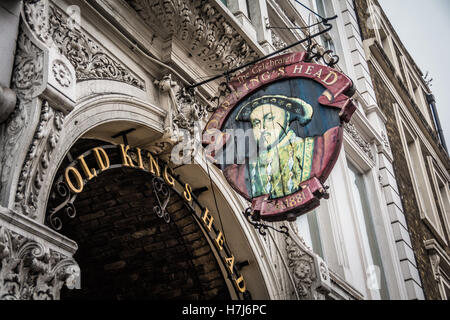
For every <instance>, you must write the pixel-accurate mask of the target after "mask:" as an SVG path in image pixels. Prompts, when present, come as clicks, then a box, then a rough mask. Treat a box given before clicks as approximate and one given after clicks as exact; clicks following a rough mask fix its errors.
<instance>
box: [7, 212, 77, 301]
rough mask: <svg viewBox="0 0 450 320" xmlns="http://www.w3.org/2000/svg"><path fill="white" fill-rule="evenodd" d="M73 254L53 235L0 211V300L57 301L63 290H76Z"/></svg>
mask: <svg viewBox="0 0 450 320" xmlns="http://www.w3.org/2000/svg"><path fill="white" fill-rule="evenodd" d="M14 217H15V218H14ZM65 248H70V250H69V251H67V250H66V249H65ZM75 250H76V244H75V243H73V242H71V241H70V240H68V239H64V238H63V237H61V236H59V235H57V234H56V233H55V232H54V231H52V230H49V229H48V228H46V227H44V226H40V225H37V224H36V223H35V222H31V220H29V219H27V218H26V217H23V218H20V217H17V214H16V213H14V212H12V211H10V210H5V209H2V208H0V300H57V299H59V297H60V291H61V289H62V287H63V286H66V287H67V288H69V289H74V288H77V289H79V288H80V268H79V267H78V265H77V263H76V262H75V261H74V260H73V259H72V258H71V257H70V255H71V254H73V252H74V251H75Z"/></svg>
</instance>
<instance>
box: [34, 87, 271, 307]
mask: <svg viewBox="0 0 450 320" xmlns="http://www.w3.org/2000/svg"><path fill="white" fill-rule="evenodd" d="M164 115H165V112H164V111H163V110H162V109H161V108H158V107H156V106H154V105H151V104H148V103H146V102H143V101H141V100H139V99H136V98H132V97H126V96H120V95H102V96H99V97H93V98H90V99H88V100H86V101H84V102H83V103H81V104H80V105H79V106H77V108H76V109H75V110H74V111H73V112H72V113H71V114H69V115H68V117H67V118H66V120H65V124H64V127H65V128H64V130H63V131H62V133H61V136H60V142H59V144H60V147H59V148H58V149H57V150H55V152H54V153H53V156H52V158H51V159H50V160H51V161H50V163H49V172H48V174H47V176H46V177H44V178H45V181H44V184H46V185H48V186H49V187H48V188H46V189H45V190H43V193H42V194H41V197H40V199H39V201H42V206H41V207H40V208H42V207H43V208H45V209H46V211H47V212H48V209H49V208H50V207H51V206H50V205H47V204H49V203H50V202H51V199H50V190H51V186H52V185H53V184H54V183H55V179H56V177H58V176H59V173H57V170H54V169H53V170H52V169H51V168H62V167H64V164H67V162H65V159H66V157H67V156H68V155H70V153H71V150H72V149H73V147H74V146H75V145H76V143H77V141H78V140H80V139H82V138H91V139H94V138H95V139H99V140H101V142H102V144H105V143H104V142H108V143H114V144H118V143H122V138H120V137H119V138H117V139H115V140H114V139H111V135H110V133H111V132H110V131H108V130H106V131H104V130H103V129H104V127H112V128H114V130H115V133H117V131H120V130H119V129H121V128H125V127H127V128H141V129H142V131H140V132H139V138H142V137H143V138H144V139H145V140H146V141H147V142H151V141H153V140H156V139H157V138H158V137H159V136H160V135H161V134H162V131H163V128H162V122H161V118H163V117H164ZM137 136H138V134H137V135H136V137H135V138H138V137H137ZM137 141H138V140H134V141H130V145H137ZM139 143H140V144H141V145H145V142H142V143H141V142H139ZM81 151H82V150H80V153H82V152H81ZM80 153H78V152H73V154H72V155H73V156H78V155H79V154H80ZM199 161H200V162H199ZM195 162H196V164H192V165H189V166H188V169H187V170H188V171H190V174H189V175H185V174H184V172H183V169H185V168H181V170H180V169H177V171H176V174H179V173H181V175H182V176H183V179H185V178H187V180H186V179H185V181H186V182H189V183H190V184H192V187H193V189H195V188H197V184H199V183H200V184H203V185H206V184H208V185H209V184H211V186H214V187H213V188H214V189H216V193H217V195H218V201H219V204H220V202H223V204H224V205H220V210H221V211H223V212H222V214H223V216H222V217H225V218H224V219H223V222H224V228H226V231H229V230H232V232H231V234H232V238H230V237H229V238H228V239H227V240H228V244H230V246H231V249H232V250H231V251H232V253H233V254H234V255H235V258H236V264H237V263H241V262H243V263H244V265H245V263H246V262H248V263H249V265H248V266H247V267H245V268H244V269H243V270H242V272H239V273H240V274H241V275H243V276H244V278H245V279H246V280H247V279H248V282H247V281H246V283H247V284H248V290H249V291H250V292H251V293H252V297H253V298H255V299H268V298H274V297H275V295H274V293H273V292H274V288H275V287H276V280H275V273H274V271H273V270H272V267H271V266H269V265H267V264H266V263H265V259H266V258H267V257H266V252H265V250H263V249H262V246H263V245H264V244H263V243H261V239H259V238H258V236H257V234H256V233H255V232H254V230H252V229H251V228H249V227H248V226H247V225H246V223H245V221H244V220H245V218H244V217H243V216H242V217H241V216H240V214H239V213H240V212H241V211H242V209H245V208H244V206H245V205H246V204H244V203H242V201H241V200H240V199H238V197H236V195H235V194H234V193H233V192H231V190H229V188H227V187H226V186H225V185H224V183H225V182H224V179H223V177H220V176H218V175H217V173H213V174H212V175H211V177H208V176H207V175H206V170H204V167H205V166H204V164H202V160H201V159H198V157H197V156H196V159H195ZM192 175H194V177H192ZM210 179H211V181H210ZM200 187H201V186H200ZM44 193H45V194H44ZM212 198H213V196H212V193H211V190H208V191H207V192H204V193H203V194H202V195H201V197H200V198H199V199H200V200H201V202H202V203H203V204H204V206H207V207H209V208H210V209H211V210H212V211H211V214H212V215H213V216H214V218H215V221H216V223H218V221H219V219H217V218H218V216H217V212H214V211H216V210H215V208H214V207H213V205H212V203H211V200H212ZM44 201H45V202H44ZM227 217H230V218H231V219H228V218H227ZM45 218H46V215H45V212H42V213H41V215H40V216H39V218H38V219H39V220H41V221H42V222H44V221H45ZM219 218H220V217H219ZM229 224H230V225H229ZM225 225H226V226H225ZM219 226H220V227H222V226H221V225H219ZM62 233H63V234H65V233H64V230H63V232H62ZM209 244H210V246H212V247H214V242H213V241H211V239H209ZM214 254H215V259H216V261H221V262H222V263H221V264H220V263H219V264H220V268H221V271H222V275H225V274H226V273H227V271H226V269H227V266H226V264H224V261H223V258H222V259H221V258H220V257H219V256H218V254H217V252H214ZM76 257H77V256H76ZM82 278H83V270H82ZM230 282H231V284H230ZM227 286H228V288H229V290H230V292H232V295H233V296H232V299H236V298H237V295H236V293H233V290H236V288H232V287H233V286H234V283H233V280H231V281H228V280H227Z"/></svg>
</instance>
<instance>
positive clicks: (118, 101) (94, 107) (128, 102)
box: [36, 95, 165, 224]
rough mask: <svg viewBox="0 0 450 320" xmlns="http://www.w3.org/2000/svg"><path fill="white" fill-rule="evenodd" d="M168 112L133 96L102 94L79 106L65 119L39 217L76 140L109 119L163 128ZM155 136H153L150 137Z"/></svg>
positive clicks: (42, 217) (39, 219)
mask: <svg viewBox="0 0 450 320" xmlns="http://www.w3.org/2000/svg"><path fill="white" fill-rule="evenodd" d="M164 115H165V112H164V111H163V110H162V109H160V108H159V107H157V106H154V105H150V104H148V103H146V102H143V101H141V100H138V99H136V98H133V97H129V96H122V95H101V96H98V97H93V98H91V99H89V100H87V101H85V102H84V103H82V104H80V105H79V106H77V107H76V108H75V109H74V110H73V111H72V112H71V113H70V114H69V115H68V116H67V118H66V119H65V122H64V126H63V128H62V130H61V135H60V138H59V142H58V145H59V147H58V148H56V150H55V151H54V152H53V156H52V158H51V159H50V161H49V163H48V173H47V175H45V176H44V180H43V182H42V185H43V186H44V187H43V188H42V191H41V195H40V196H39V198H38V199H37V201H38V203H37V208H38V212H37V213H36V220H37V221H38V222H40V223H42V224H43V223H44V222H45V211H46V204H47V201H48V198H49V195H50V187H51V185H52V182H53V180H54V179H55V175H56V172H57V170H58V168H59V167H60V165H61V163H62V161H63V159H64V158H65V157H66V155H67V153H68V152H69V150H70V148H71V147H72V146H73V144H74V143H75V142H76V141H77V140H78V139H79V138H80V137H81V136H83V135H84V134H85V133H86V132H88V131H89V130H91V129H93V128H95V127H97V126H99V125H101V124H105V123H108V122H113V121H114V122H115V121H127V122H131V123H135V124H138V125H143V126H145V127H148V128H150V129H152V130H154V131H156V132H162V131H163V129H162V124H161V118H162V117H164ZM150 138H151V137H149V139H150Z"/></svg>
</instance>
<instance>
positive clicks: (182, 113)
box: [147, 75, 207, 164]
mask: <svg viewBox="0 0 450 320" xmlns="http://www.w3.org/2000/svg"><path fill="white" fill-rule="evenodd" d="M154 83H155V85H157V86H158V87H159V89H160V92H161V104H162V105H163V106H164V107H165V109H166V110H167V114H166V117H165V119H164V133H163V136H162V137H161V138H159V139H157V140H156V141H154V142H153V143H152V145H151V146H148V147H147V148H148V150H149V151H151V152H154V153H155V154H158V155H167V156H168V155H171V156H172V158H171V161H172V162H174V163H175V164H177V163H179V162H180V161H178V160H180V158H189V159H191V158H192V157H193V156H194V155H195V154H196V152H197V151H198V146H199V141H200V140H199V135H200V134H201V124H202V121H203V119H204V118H205V117H206V116H207V110H206V107H205V106H204V105H202V104H201V103H200V102H199V101H198V100H197V98H196V96H195V93H194V92H188V91H187V90H186V89H185V88H184V87H182V86H180V85H178V83H177V82H176V81H174V80H172V76H171V75H167V76H165V77H164V78H163V79H162V80H160V81H155V82H154ZM196 137H197V138H196ZM176 146H178V147H177V148H176ZM173 151H174V152H173ZM174 153H176V154H174ZM180 153H181V154H180ZM163 158H164V156H163ZM177 159H178V160H177ZM185 160H186V159H183V160H181V162H183V161H185Z"/></svg>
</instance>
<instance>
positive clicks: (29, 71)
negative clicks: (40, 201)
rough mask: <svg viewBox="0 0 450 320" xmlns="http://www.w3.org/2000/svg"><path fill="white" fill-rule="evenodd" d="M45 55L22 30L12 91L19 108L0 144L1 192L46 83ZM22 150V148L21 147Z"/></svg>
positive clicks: (14, 113) (6, 125) (8, 123)
mask: <svg viewBox="0 0 450 320" xmlns="http://www.w3.org/2000/svg"><path fill="white" fill-rule="evenodd" d="M44 57H45V53H44V51H43V50H42V48H40V47H39V46H38V45H36V44H35V43H34V42H33V41H32V40H31V39H30V37H29V36H28V34H27V33H26V32H25V31H24V30H23V25H22V27H21V30H20V32H19V37H18V40H17V50H16V57H15V62H14V69H13V78H12V89H13V90H14V91H15V92H16V94H17V105H16V108H15V109H14V112H13V114H12V115H11V116H10V117H9V119H8V120H7V121H6V122H5V123H4V124H3V125H2V126H3V128H2V136H1V141H0V142H1V144H0V148H1V149H0V178H1V180H0V191H1V192H3V188H5V187H6V184H7V183H8V181H9V179H11V172H12V168H13V167H14V166H15V165H16V164H15V163H14V161H13V158H14V155H15V154H16V153H17V150H18V148H19V146H20V145H19V143H18V141H20V138H21V136H22V135H23V134H24V132H25V130H26V129H27V125H28V122H29V118H30V114H31V109H32V106H33V99H34V98H35V97H36V96H37V95H39V94H40V93H41V92H42V84H43V82H44ZM20 147H23V146H20Z"/></svg>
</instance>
